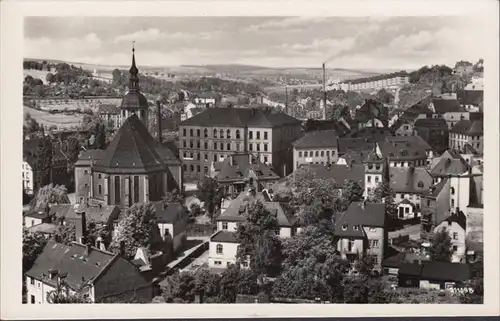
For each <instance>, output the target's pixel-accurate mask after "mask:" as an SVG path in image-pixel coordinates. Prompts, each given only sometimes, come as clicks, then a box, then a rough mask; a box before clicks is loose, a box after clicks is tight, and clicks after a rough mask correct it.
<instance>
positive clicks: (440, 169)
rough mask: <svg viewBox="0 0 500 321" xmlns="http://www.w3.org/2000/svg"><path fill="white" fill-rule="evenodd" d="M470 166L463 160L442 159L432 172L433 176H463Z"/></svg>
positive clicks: (433, 167)
mask: <svg viewBox="0 0 500 321" xmlns="http://www.w3.org/2000/svg"><path fill="white" fill-rule="evenodd" d="M469 169H470V165H469V164H467V162H466V161H465V160H464V159H463V158H442V159H441V160H440V161H439V162H437V163H436V164H435V165H434V166H432V168H431V170H430V174H431V175H432V176H449V175H462V174H464V173H466V172H467V171H469Z"/></svg>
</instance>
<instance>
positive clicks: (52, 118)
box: [24, 106, 83, 129]
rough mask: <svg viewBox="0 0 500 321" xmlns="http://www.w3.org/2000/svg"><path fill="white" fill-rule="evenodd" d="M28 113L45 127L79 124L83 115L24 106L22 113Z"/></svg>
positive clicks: (69, 126)
mask: <svg viewBox="0 0 500 321" xmlns="http://www.w3.org/2000/svg"><path fill="white" fill-rule="evenodd" d="M27 113H29V114H30V115H31V117H33V119H35V120H36V121H37V122H38V123H39V124H40V125H43V126H45V127H50V126H57V127H58V128H67V129H69V128H73V127H77V126H79V125H80V123H81V122H82V120H83V115H81V114H76V115H65V114H50V113H48V112H45V111H40V110H36V109H33V108H30V107H28V106H24V114H25V115H26V114H27Z"/></svg>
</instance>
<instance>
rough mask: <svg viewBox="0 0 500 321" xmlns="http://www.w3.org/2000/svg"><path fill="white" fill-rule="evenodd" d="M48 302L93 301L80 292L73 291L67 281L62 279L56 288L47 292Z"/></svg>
mask: <svg viewBox="0 0 500 321" xmlns="http://www.w3.org/2000/svg"><path fill="white" fill-rule="evenodd" d="M47 302H49V303H51V304H62V303H66V304H75V303H92V301H91V300H90V299H89V298H87V297H84V296H83V295H81V294H79V293H71V292H70V290H69V288H68V286H67V285H66V282H65V281H64V280H61V281H60V282H59V283H58V284H57V287H56V289H55V290H53V291H50V292H48V293H47Z"/></svg>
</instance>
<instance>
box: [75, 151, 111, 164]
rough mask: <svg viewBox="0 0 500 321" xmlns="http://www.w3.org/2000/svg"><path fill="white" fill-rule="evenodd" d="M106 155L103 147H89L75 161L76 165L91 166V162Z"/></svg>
mask: <svg viewBox="0 0 500 321" xmlns="http://www.w3.org/2000/svg"><path fill="white" fill-rule="evenodd" d="M103 155H104V150H102V149H88V150H86V151H83V152H82V153H81V154H80V155H79V156H78V160H77V161H76V163H75V166H90V163H91V162H95V161H97V160H98V159H100V158H101V157H102V156H103Z"/></svg>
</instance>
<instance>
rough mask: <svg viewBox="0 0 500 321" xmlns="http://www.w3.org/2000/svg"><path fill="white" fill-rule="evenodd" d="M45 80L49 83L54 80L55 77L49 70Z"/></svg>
mask: <svg viewBox="0 0 500 321" xmlns="http://www.w3.org/2000/svg"><path fill="white" fill-rule="evenodd" d="M45 80H47V82H48V83H49V84H51V83H54V82H55V81H56V77H55V76H54V74H52V73H50V72H49V73H48V74H47V75H46V76H45Z"/></svg>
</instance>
